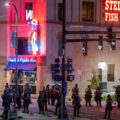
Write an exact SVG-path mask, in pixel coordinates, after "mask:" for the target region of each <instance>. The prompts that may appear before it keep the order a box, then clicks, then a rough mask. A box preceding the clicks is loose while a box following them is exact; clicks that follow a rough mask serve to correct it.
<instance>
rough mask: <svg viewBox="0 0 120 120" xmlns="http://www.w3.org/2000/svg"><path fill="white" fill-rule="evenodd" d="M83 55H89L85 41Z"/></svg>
mask: <svg viewBox="0 0 120 120" xmlns="http://www.w3.org/2000/svg"><path fill="white" fill-rule="evenodd" d="M82 53H83V55H85V56H86V55H87V41H84V42H83V45H82Z"/></svg>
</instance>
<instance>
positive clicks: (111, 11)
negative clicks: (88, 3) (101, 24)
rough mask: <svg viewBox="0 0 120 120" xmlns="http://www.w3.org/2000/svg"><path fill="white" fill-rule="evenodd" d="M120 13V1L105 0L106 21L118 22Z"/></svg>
mask: <svg viewBox="0 0 120 120" xmlns="http://www.w3.org/2000/svg"><path fill="white" fill-rule="evenodd" d="M119 11H120V1H118V0H105V21H108V22H118V21H119V13H118V12H119Z"/></svg>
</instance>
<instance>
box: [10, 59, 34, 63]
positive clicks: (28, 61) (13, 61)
mask: <svg viewBox="0 0 120 120" xmlns="http://www.w3.org/2000/svg"><path fill="white" fill-rule="evenodd" d="M15 62H16V58H9V59H8V63H15ZM17 62H18V63H36V60H35V59H33V58H30V59H28V58H18V59H17Z"/></svg>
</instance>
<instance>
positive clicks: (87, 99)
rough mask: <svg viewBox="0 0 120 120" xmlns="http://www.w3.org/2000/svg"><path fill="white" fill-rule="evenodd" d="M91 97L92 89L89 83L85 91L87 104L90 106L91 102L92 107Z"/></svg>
mask: <svg viewBox="0 0 120 120" xmlns="http://www.w3.org/2000/svg"><path fill="white" fill-rule="evenodd" d="M91 98H92V91H91V88H90V85H88V88H87V89H86V91H85V100H86V106H88V104H89V107H91Z"/></svg>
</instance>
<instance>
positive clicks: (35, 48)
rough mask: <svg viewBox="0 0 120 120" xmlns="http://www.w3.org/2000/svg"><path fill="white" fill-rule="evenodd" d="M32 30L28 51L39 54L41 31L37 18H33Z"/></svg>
mask: <svg viewBox="0 0 120 120" xmlns="http://www.w3.org/2000/svg"><path fill="white" fill-rule="evenodd" d="M30 25H32V32H31V34H30V41H29V43H30V44H29V46H28V51H32V54H34V55H36V54H39V51H40V31H39V24H38V22H37V20H32V21H31V24H30Z"/></svg>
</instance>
